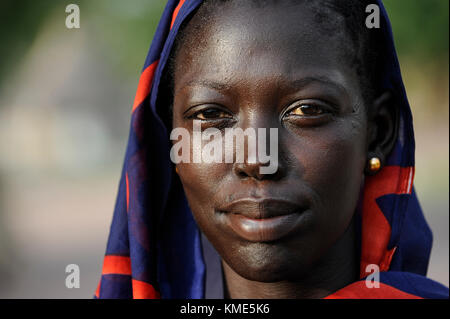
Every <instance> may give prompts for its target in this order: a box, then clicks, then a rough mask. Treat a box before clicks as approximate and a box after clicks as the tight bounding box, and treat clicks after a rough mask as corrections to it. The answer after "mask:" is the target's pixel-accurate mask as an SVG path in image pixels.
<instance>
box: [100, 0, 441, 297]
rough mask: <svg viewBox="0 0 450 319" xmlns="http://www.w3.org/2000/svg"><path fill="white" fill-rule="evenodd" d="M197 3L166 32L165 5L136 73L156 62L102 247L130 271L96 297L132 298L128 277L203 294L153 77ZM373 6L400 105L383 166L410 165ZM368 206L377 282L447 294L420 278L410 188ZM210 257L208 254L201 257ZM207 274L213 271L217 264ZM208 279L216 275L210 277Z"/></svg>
mask: <svg viewBox="0 0 450 319" xmlns="http://www.w3.org/2000/svg"><path fill="white" fill-rule="evenodd" d="M201 2H202V1H201V0H186V1H184V2H182V3H183V4H182V6H181V9H180V10H179V12H178V14H177V16H176V19H175V21H174V23H173V26H172V28H171V22H172V18H173V15H174V11H175V8H176V7H177V6H178V5H179V4H180V2H179V1H175V0H170V1H168V3H167V6H166V8H165V10H164V12H163V15H162V18H161V21H160V23H159V25H158V28H157V30H156V34H155V36H154V39H153V42H152V45H151V47H150V50H149V53H148V55H147V58H146V60H145V64H144V68H143V75H144V73H145V72H146V70H149V68H150V67H151V66H152V65H156V64H157V67H156V69H155V70H154V75H153V77H152V80H151V81H150V82H149V84H148V85H149V86H151V90H149V94H148V95H147V96H146V98H145V99H143V100H142V101H139V105H138V106H137V107H136V108H135V109H134V110H133V113H132V116H131V126H130V134H129V140H128V147H127V151H126V155H125V160H124V166H123V170H122V176H121V180H120V184H119V191H118V195H117V201H116V206H115V209H114V216H113V220H112V224H111V229H110V235H109V239H108V244H107V249H106V256H107V257H108V256H119V257H124V258H125V259H124V260H125V261H127V260H128V259H126V258H128V257H129V267H130V271H131V274H129V275H127V274H114V273H113V274H111V273H103V275H102V277H101V281H100V286H99V295H98V296H97V297H99V298H132V297H136V295H137V294H138V293H137V290H136V291H135V287H134V286H133V285H132V279H133V280H138V281H140V282H142V283H145V284H147V286H149V287H154V289H155V290H156V291H159V292H160V294H161V297H162V298H204V297H205V286H207V285H206V283H205V276H206V266H205V264H207V263H205V260H204V255H203V248H202V238H201V233H200V231H199V229H198V227H197V225H196V223H195V221H194V219H193V216H192V212H191V211H190V209H189V206H188V204H187V200H186V197H185V194H184V191H183V188H182V185H181V182H180V180H179V179H178V177H177V176H176V174H173V172H174V168H173V164H172V163H171V161H170V157H169V150H170V149H169V147H170V140H169V132H168V130H167V128H166V127H165V125H164V122H163V120H162V118H161V116H160V115H159V114H158V112H157V108H156V101H157V97H158V90H159V85H160V80H161V75H162V72H163V70H164V67H165V65H166V62H167V59H168V57H169V53H170V50H171V48H172V44H173V42H174V40H175V37H176V35H177V32H178V29H179V27H180V25H181V24H182V23H183V21H184V20H185V19H186V18H188V17H189V16H190V14H191V13H192V12H193V11H194V10H195V9H196V8H197V7H198V6H199V5H200V4H201ZM378 4H379V6H380V8H381V13H382V21H381V27H382V31H383V32H384V40H385V41H384V43H380V47H381V48H382V50H383V51H382V52H383V66H384V68H383V70H382V74H384V78H383V79H382V81H383V83H382V84H383V86H384V88H386V89H391V90H392V92H393V93H394V95H395V98H396V100H397V102H398V105H399V108H400V128H399V136H398V140H397V142H396V144H395V147H394V150H393V151H392V153H391V155H390V156H389V158H388V159H387V163H386V165H391V166H400V167H413V166H414V148H415V145H414V130H413V122H412V115H411V110H410V107H409V103H408V100H407V96H406V92H405V88H404V85H403V82H402V78H401V73H400V68H399V63H398V60H397V55H396V52H395V48H394V43H393V36H392V31H391V27H390V24H389V20H388V17H387V13H386V11H385V9H384V7H383V5H382V3H381V1H378ZM141 79H142V78H141ZM140 86H141V82H140ZM140 88H141V87H140ZM149 89H150V87H149ZM376 202H377V204H378V206H379V207H380V209H381V210H382V212H383V214H384V215H385V217H386V219H387V220H388V222H389V224H390V226H391V229H392V233H391V237H390V239H389V245H388V248H389V249H390V248H392V247H396V251H395V254H394V256H393V258H392V262H391V264H390V268H389V271H388V272H387V273H383V275H382V281H384V282H386V283H387V284H389V285H392V286H394V287H397V288H398V289H401V290H402V289H403V290H404V291H405V292H408V293H411V294H415V295H418V296H422V297H430V298H440V297H448V289H447V288H445V287H443V286H442V285H440V284H438V283H436V282H434V281H431V280H429V279H427V278H425V277H424V276H425V274H426V271H427V267H428V260H429V255H430V251H431V243H432V234H431V231H430V229H429V227H428V225H427V223H426V221H425V219H424V216H423V214H422V211H421V208H420V205H419V202H418V200H417V197H416V195H415V192H414V190H412V192H411V194H400V195H397V194H386V195H384V196H381V197H380V198H377V200H376ZM210 255H211V256H213V255H214V254H207V256H210ZM213 258H217V256H215V257H213ZM105 260H106V259H105ZM105 263H106V261H105ZM104 269H105V268H104ZM108 269H110V268H108ZM121 269H122V268H121ZM215 269H216V270H215V271H216V272H217V271H221V270H220V269H221V268H220V267H215ZM121 271H123V270H121ZM125 272H127V270H125ZM406 272H407V273H406ZM209 277H210V278H220V277H218V274H217V273H216V274H212V273H211V274H210V276H209Z"/></svg>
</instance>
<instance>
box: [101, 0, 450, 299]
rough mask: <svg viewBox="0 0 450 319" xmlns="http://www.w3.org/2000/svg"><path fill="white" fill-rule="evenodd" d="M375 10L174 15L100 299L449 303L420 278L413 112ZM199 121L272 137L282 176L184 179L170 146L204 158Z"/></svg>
mask: <svg viewBox="0 0 450 319" xmlns="http://www.w3.org/2000/svg"><path fill="white" fill-rule="evenodd" d="M369 3H370V2H369V1H367V3H366V1H341V0H317V1H267V0H265V1H264V0H253V1H248V0H229V1H223V0H222V1H221V0H205V1H199V0H191V1H188V0H186V1H179V2H178V1H169V3H168V4H167V7H166V10H165V11H164V13H163V17H162V19H161V22H160V24H159V27H158V30H157V32H156V35H155V38H154V41H153V43H152V46H151V48H150V52H149V55H148V57H147V60H146V63H145V67H144V70H143V73H142V75H141V79H140V82H139V87H138V91H137V94H136V99H135V101H134V105H133V109H132V120H131V131H130V137H129V143H128V148H127V153H126V157H125V164H124V168H123V174H122V179H121V182H120V188H119V195H118V198H117V203H116V207H115V212H114V218H113V222H112V225H111V232H110V237H109V241H108V247H107V251H106V256H105V259H104V265H103V272H102V278H101V281H100V283H99V287H98V290H97V292H96V297H98V298H159V297H161V298H205V297H206V298H441V297H445V298H447V297H448V289H447V288H446V287H444V286H442V285H440V284H438V283H436V282H433V281H431V280H429V279H427V278H426V277H424V276H425V274H426V270H427V266H428V258H429V254H430V249H431V231H430V229H429V227H428V226H427V224H426V222H425V220H424V218H423V215H422V212H421V210H420V206H419V203H418V201H417V198H416V196H415V193H414V187H413V177H414V135H413V126H412V118H411V113H410V109H409V105H408V101H407V98H406V94H405V90H404V87H403V84H402V80H401V75H400V70H399V66H398V61H397V57H396V53H395V49H394V45H393V40H392V35H391V31H390V26H389V22H388V19H387V15H386V12H385V11H384V8H383V6H382V4H381V3H378V8H379V9H380V15H381V16H380V28H368V27H367V25H366V18H367V16H368V14H369V13H367V12H366V7H367V5H369ZM194 123H199V127H200V131H201V132H204V131H206V130H207V129H216V131H217V132H220V133H224V132H225V131H226V130H227V129H237V128H239V129H242V130H247V129H253V130H255V132H258V129H262V128H264V129H267V131H269V129H270V128H272V129H276V132H277V138H276V143H277V149H278V152H277V169H276V171H275V172H274V173H270V174H263V173H262V171H261V168H262V167H264V166H265V165H266V164H265V163H263V162H262V161H261V160H260V159H257V160H249V159H248V158H247V157H246V159H245V160H244V161H243V162H239V161H237V160H235V161H233V162H231V163H230V162H226V161H216V162H212V163H211V162H205V161H189V162H181V163H177V164H176V165H175V164H174V163H173V162H172V161H171V157H170V149H171V147H172V144H174V143H176V142H177V141H172V142H171V141H170V133H171V131H172V130H173V129H175V128H183V129H184V131H185V132H187V133H188V136H190V137H189V138H190V139H191V140H190V142H191V143H188V145H189V150H188V151H189V154H190V155H192V154H193V153H194V152H196V151H198V149H196V146H195V143H194V141H193V140H192V139H193V136H195V129H194V127H195V125H194ZM260 138H261V136H258V139H260ZM203 143H205V142H203ZM197 146H198V145H197ZM200 147H201V145H200ZM197 148H198V147H197ZM232 152H236V149H233V150H232ZM247 155H248V154H247ZM190 158H192V156H190ZM236 158H237V157H236ZM378 272H379V273H378Z"/></svg>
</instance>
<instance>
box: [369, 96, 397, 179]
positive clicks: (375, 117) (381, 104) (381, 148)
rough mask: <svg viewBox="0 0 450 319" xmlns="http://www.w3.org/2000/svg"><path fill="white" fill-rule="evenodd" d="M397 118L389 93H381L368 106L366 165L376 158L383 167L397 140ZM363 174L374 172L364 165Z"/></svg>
mask: <svg viewBox="0 0 450 319" xmlns="http://www.w3.org/2000/svg"><path fill="white" fill-rule="evenodd" d="M399 117H400V116H399V108H398V106H397V105H396V103H395V100H394V97H393V94H392V93H391V92H390V91H385V92H383V93H382V94H381V95H380V96H378V97H377V98H376V99H375V100H374V102H373V104H372V105H370V106H369V110H368V130H369V131H368V134H367V137H368V141H367V142H368V143H367V145H368V149H367V163H368V162H369V160H370V159H371V158H372V157H378V158H379V159H380V162H381V167H383V166H384V164H385V163H386V159H387V157H388V155H389V154H390V153H391V151H392V149H393V148H394V145H395V141H396V140H397V135H398V125H399ZM380 169H381V168H380ZM365 173H366V174H367V175H374V174H375V173H376V172H372V171H371V170H370V169H369V166H368V165H366V169H365Z"/></svg>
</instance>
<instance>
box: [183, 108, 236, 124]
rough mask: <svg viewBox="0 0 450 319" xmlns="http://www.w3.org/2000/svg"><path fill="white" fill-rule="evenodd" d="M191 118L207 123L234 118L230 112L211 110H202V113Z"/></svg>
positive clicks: (197, 113)
mask: <svg viewBox="0 0 450 319" xmlns="http://www.w3.org/2000/svg"><path fill="white" fill-rule="evenodd" d="M190 118H194V119H198V120H203V121H205V120H216V119H224V118H232V116H231V114H229V113H228V112H225V111H222V110H220V109H217V108H209V109H205V110H201V111H198V112H196V113H194V114H193V115H192V116H190Z"/></svg>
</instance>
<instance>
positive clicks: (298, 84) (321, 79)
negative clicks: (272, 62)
mask: <svg viewBox="0 0 450 319" xmlns="http://www.w3.org/2000/svg"><path fill="white" fill-rule="evenodd" d="M312 83H320V84H325V85H327V86H331V87H333V88H335V89H336V90H338V91H340V92H341V93H345V94H347V92H348V91H347V89H346V88H345V87H344V86H343V85H342V84H340V83H338V82H335V81H333V80H331V79H329V78H328V77H326V76H307V77H303V78H300V79H296V80H293V81H287V86H288V87H289V88H292V89H296V90H299V89H302V88H304V87H306V86H308V85H310V84H312ZM188 86H203V87H207V88H210V89H213V90H216V91H224V90H228V89H230V88H231V87H232V86H231V85H230V84H227V83H222V82H216V81H211V80H195V79H194V80H191V81H189V82H187V83H186V84H185V85H184V86H183V87H181V88H179V89H178V90H177V91H176V92H175V94H174V95H177V93H178V92H179V91H180V90H182V89H183V88H185V87H188Z"/></svg>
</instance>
